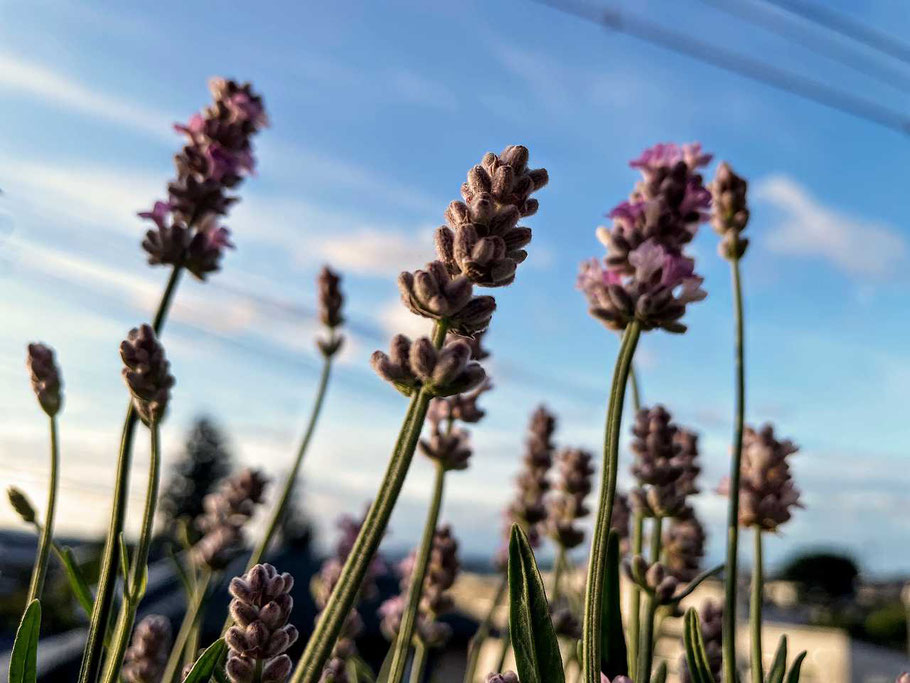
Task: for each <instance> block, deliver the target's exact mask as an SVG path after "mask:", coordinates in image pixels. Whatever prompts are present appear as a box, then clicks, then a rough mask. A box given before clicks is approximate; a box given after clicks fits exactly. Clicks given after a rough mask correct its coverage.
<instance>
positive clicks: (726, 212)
mask: <svg viewBox="0 0 910 683" xmlns="http://www.w3.org/2000/svg"><path fill="white" fill-rule="evenodd" d="M710 189H711V197H712V199H713V202H712V212H711V225H712V226H714V231H715V232H716V233H717V234H718V235H720V236H721V240H720V244H718V245H717V250H718V251H719V252H720V255H721V256H722V257H723V258H725V259H728V260H730V261H735V260H736V259H739V258H742V256H743V254H745V253H746V248H747V247H748V246H749V238H747V237H743V236H742V233H743V230H745V229H746V225H747V224H748V222H749V205H748V203H747V202H746V190H747V189H748V183H747V182H746V180H745V179H744V178H741V177H740V176H738V175H736V173H734V172H733V169H732V168H730V165H729V164H728V163H727V162H726V161H723V162H721V163H720V165H719V166H718V167H717V172H716V173H715V174H714V181H713V182H712V183H711V184H710Z"/></svg>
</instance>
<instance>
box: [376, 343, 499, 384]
mask: <svg viewBox="0 0 910 683" xmlns="http://www.w3.org/2000/svg"><path fill="white" fill-rule="evenodd" d="M370 363H371V365H372V366H373V369H374V370H375V371H376V374H378V375H379V376H380V377H382V379H384V380H386V381H387V382H389V383H391V384H393V385H394V386H395V388H396V389H398V390H399V391H400V392H401V393H403V394H404V395H405V396H410V395H411V394H412V393H413V392H415V391H417V390H419V389H420V388H421V387H423V388H424V389H425V390H427V391H428V392H429V393H430V394H431V395H432V396H452V395H454V394H460V393H462V392H464V391H468V390H470V389H472V388H474V387H475V386H477V385H478V384H480V383H481V382H483V380H484V378H485V377H486V373H484V370H483V368H482V367H481V366H480V364H479V363H477V362H476V361H473V360H471V346H470V344H468V343H467V342H465V341H463V340H460V339H456V340H454V341H449V342H448V343H446V345H445V346H443V347H442V348H441V349H439V350H437V349H436V347H435V346H433V342H431V341H430V340H429V339H428V338H427V337H421V338H420V339H418V340H417V341H415V342H414V343H413V344H412V343H411V340H410V339H408V338H407V337H405V336H404V335H402V334H399V335H396V336H395V337H393V338H392V342H391V345H390V351H389V354H388V355H386V354H385V353H383V352H382V351H375V352H374V353H373V356H372V358H371V359H370Z"/></svg>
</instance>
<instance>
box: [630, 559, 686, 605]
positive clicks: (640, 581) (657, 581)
mask: <svg viewBox="0 0 910 683" xmlns="http://www.w3.org/2000/svg"><path fill="white" fill-rule="evenodd" d="M623 566H624V568H625V570H626V574H627V575H628V577H629V578H630V579H631V580H632V581H633V582H634V583H635V584H636V585H637V586H638V587H639V588H641V589H642V590H644V591H645V592H646V593H648V594H650V595H652V596H653V597H654V599H655V601H656V603H657V604H658V605H668V604H670V603H671V602H673V599H674V596H675V595H676V591H677V589H678V588H679V586H680V582H679V580H678V579H677V578H676V577H675V576H672V575H671V574H669V573H668V572H667V568H666V567H665V566H664V565H663V564H661V563H660V562H653V563H648V561H647V560H645V558H644V557H642V556H641V555H635V556H634V557H633V558H632V559H631V560H629V561H626V562H624V563H623Z"/></svg>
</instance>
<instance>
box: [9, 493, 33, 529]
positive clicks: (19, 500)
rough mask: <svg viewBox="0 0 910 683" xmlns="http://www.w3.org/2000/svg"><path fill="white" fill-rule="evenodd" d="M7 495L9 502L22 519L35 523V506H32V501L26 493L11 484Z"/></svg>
mask: <svg viewBox="0 0 910 683" xmlns="http://www.w3.org/2000/svg"><path fill="white" fill-rule="evenodd" d="M6 496H7V497H8V498H9V504H10V505H11V506H12V508H13V510H14V511H15V512H16V514H17V515H19V517H20V519H22V521H23V522H25V523H26V524H33V523H34V521H35V508H34V507H32V503H31V501H30V500H29V499H28V498H27V497H26V495H25V493H23V492H22V491H21V490H20V489H18V488H16V487H15V486H10V487H9V488H7V489H6Z"/></svg>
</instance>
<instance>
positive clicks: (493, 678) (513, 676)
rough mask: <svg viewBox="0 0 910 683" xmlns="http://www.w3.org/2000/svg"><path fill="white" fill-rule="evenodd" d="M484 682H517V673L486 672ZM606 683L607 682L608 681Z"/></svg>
mask: <svg viewBox="0 0 910 683" xmlns="http://www.w3.org/2000/svg"><path fill="white" fill-rule="evenodd" d="M484 683H518V674H517V673H515V672H514V671H506V672H505V673H501V674H487V677H486V678H485V679H484ZM607 683H609V681H608V682H607Z"/></svg>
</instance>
